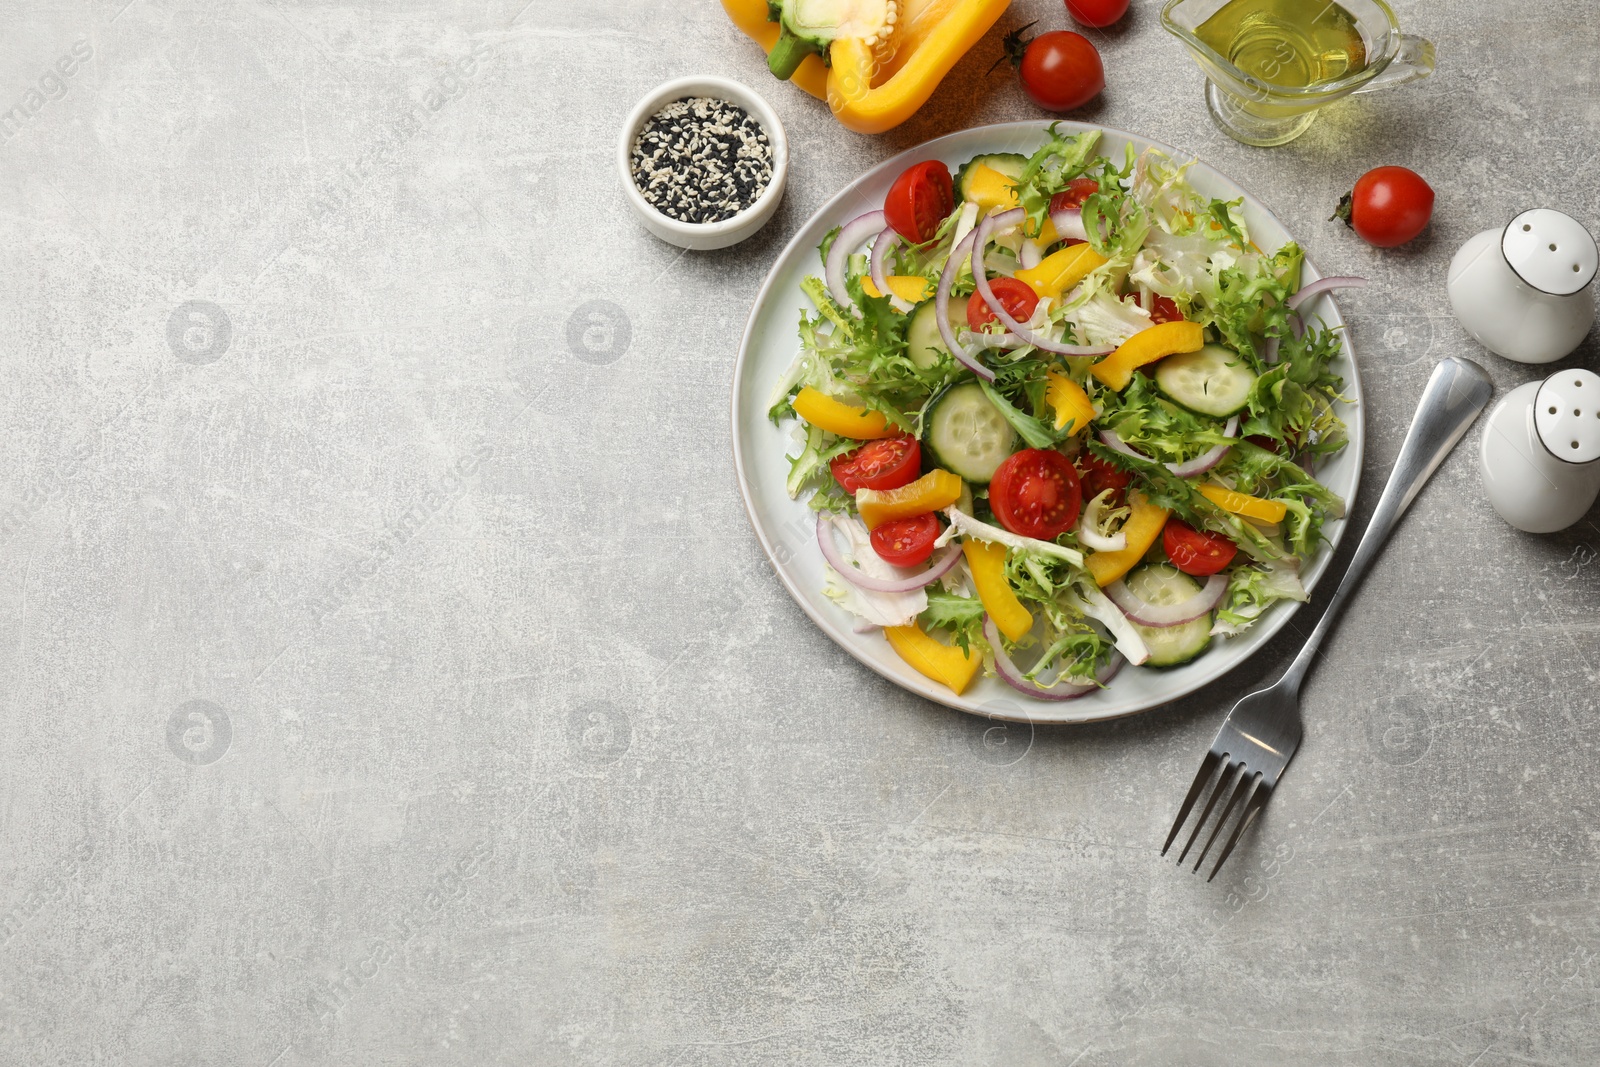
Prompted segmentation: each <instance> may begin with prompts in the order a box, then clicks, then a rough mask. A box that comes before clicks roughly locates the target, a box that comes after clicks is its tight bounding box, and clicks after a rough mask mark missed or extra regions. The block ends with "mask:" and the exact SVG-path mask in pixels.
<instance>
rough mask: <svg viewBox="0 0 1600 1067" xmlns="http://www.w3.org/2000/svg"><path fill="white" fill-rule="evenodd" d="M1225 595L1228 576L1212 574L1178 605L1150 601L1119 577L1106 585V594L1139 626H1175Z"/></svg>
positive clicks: (1212, 604)
mask: <svg viewBox="0 0 1600 1067" xmlns="http://www.w3.org/2000/svg"><path fill="white" fill-rule="evenodd" d="M1227 595H1228V576H1227V575H1226V574H1213V575H1212V576H1211V577H1210V578H1207V579H1206V584H1205V585H1203V586H1201V587H1200V591H1199V592H1198V593H1196V594H1195V595H1194V596H1192V597H1190V598H1189V599H1188V600H1185V601H1184V602H1183V603H1181V604H1152V603H1150V602H1149V601H1148V600H1146V599H1144V598H1143V597H1141V596H1140V595H1139V594H1137V593H1135V592H1134V591H1133V590H1132V589H1129V588H1128V586H1127V583H1126V582H1124V581H1123V580H1122V579H1121V578H1118V579H1117V580H1116V581H1114V582H1112V583H1111V584H1110V585H1108V586H1106V596H1108V597H1110V598H1111V602H1112V603H1113V604H1115V605H1116V606H1117V607H1119V608H1121V609H1122V613H1123V614H1124V615H1126V616H1127V617H1128V620H1129V621H1130V622H1136V623H1138V624H1139V625H1140V626H1178V625H1180V624H1182V623H1186V622H1193V621H1194V620H1195V619H1198V618H1199V617H1200V616H1202V615H1204V614H1206V613H1207V612H1208V611H1210V610H1211V609H1212V608H1214V607H1216V606H1217V605H1218V604H1220V603H1222V598H1223V597H1225V596H1227Z"/></svg>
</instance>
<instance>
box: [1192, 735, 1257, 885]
mask: <svg viewBox="0 0 1600 1067" xmlns="http://www.w3.org/2000/svg"><path fill="white" fill-rule="evenodd" d="M1260 780H1261V772H1260V771H1252V770H1250V768H1249V767H1247V766H1245V765H1244V763H1242V762H1241V763H1240V764H1239V777H1238V778H1237V779H1236V781H1237V783H1238V784H1237V785H1235V786H1234V787H1233V795H1232V796H1230V797H1229V798H1228V806H1227V807H1225V808H1223V809H1222V814H1221V815H1219V816H1217V825H1216V826H1215V827H1213V828H1212V830H1211V836H1210V837H1208V838H1206V847H1205V848H1203V849H1201V850H1200V855H1199V856H1198V857H1197V858H1196V859H1195V861H1194V869H1195V873H1197V874H1198V873H1199V871H1200V865H1201V864H1202V863H1204V862H1205V861H1206V853H1207V852H1210V851H1211V846H1212V845H1214V844H1216V841H1217V835H1218V834H1220V833H1221V832H1222V828H1223V827H1224V826H1226V825H1228V816H1229V815H1231V814H1233V808H1234V805H1236V804H1238V803H1239V801H1240V800H1242V799H1244V797H1246V796H1247V795H1248V793H1249V792H1253V791H1254V790H1255V786H1256V783H1257V782H1259V781H1260ZM1247 787H1248V788H1247Z"/></svg>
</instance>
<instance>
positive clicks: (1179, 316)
mask: <svg viewBox="0 0 1600 1067" xmlns="http://www.w3.org/2000/svg"><path fill="white" fill-rule="evenodd" d="M1182 320H1183V312H1181V311H1179V310H1178V302H1177V301H1176V300H1174V299H1172V298H1171V297H1170V296H1157V297H1156V298H1155V299H1154V300H1152V301H1151V302H1150V321H1151V323H1153V324H1154V325H1156V326H1160V325H1161V324H1162V323H1163V322H1181V321H1182Z"/></svg>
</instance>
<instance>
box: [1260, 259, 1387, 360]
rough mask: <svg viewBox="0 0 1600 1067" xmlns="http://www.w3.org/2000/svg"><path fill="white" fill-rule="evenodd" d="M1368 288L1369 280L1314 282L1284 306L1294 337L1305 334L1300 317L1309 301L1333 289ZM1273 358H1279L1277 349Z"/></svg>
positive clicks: (1323, 280) (1321, 279)
mask: <svg viewBox="0 0 1600 1067" xmlns="http://www.w3.org/2000/svg"><path fill="white" fill-rule="evenodd" d="M1366 287H1367V280H1366V279H1365V278H1353V277H1332V278H1318V279H1317V280H1316V281H1314V282H1312V283H1311V284H1310V285H1308V286H1306V287H1305V288H1304V289H1301V290H1300V291H1299V292H1298V293H1295V294H1294V295H1293V296H1291V297H1290V298H1289V300H1288V302H1287V303H1286V304H1285V305H1284V306H1285V307H1287V308H1288V309H1289V328H1290V329H1292V330H1294V335H1295V336H1296V337H1299V336H1300V335H1301V334H1303V333H1305V319H1303V318H1302V317H1301V316H1300V308H1301V306H1302V305H1303V304H1305V303H1306V302H1307V301H1310V300H1315V299H1316V298H1317V297H1319V296H1321V295H1322V294H1323V293H1326V292H1329V291H1330V290H1333V289H1365V288H1366ZM1273 358H1274V359H1276V358H1277V351H1276V349H1274V351H1273Z"/></svg>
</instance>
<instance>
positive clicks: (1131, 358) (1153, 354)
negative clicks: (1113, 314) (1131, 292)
mask: <svg viewBox="0 0 1600 1067" xmlns="http://www.w3.org/2000/svg"><path fill="white" fill-rule="evenodd" d="M1205 343H1206V337H1205V330H1203V329H1202V328H1201V326H1200V324H1199V323H1198V322H1189V321H1187V320H1180V321H1178V322H1163V323H1160V324H1159V325H1156V326H1151V327H1150V328H1148V329H1144V330H1140V331H1139V332H1138V333H1136V334H1134V335H1133V336H1132V337H1130V338H1128V339H1127V340H1126V341H1124V342H1122V345H1121V347H1120V348H1118V349H1117V350H1116V351H1115V352H1113V353H1111V354H1110V355H1109V356H1107V357H1106V358H1105V359H1102V360H1101V361H1100V362H1099V363H1096V364H1095V365H1094V366H1092V367H1090V368H1089V373H1090V374H1092V375H1094V376H1095V377H1096V378H1099V379H1100V380H1101V381H1102V382H1104V383H1105V384H1106V385H1109V386H1110V387H1111V388H1113V389H1116V390H1122V389H1126V388H1127V387H1128V383H1129V382H1131V381H1133V372H1134V370H1135V369H1137V368H1139V367H1142V366H1144V365H1145V364H1147V363H1154V362H1155V361H1156V360H1158V359H1165V358H1166V357H1168V356H1175V355H1177V354H1178V353H1179V352H1198V351H1199V350H1200V348H1201V347H1202V346H1203V345H1204V344H1205Z"/></svg>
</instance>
